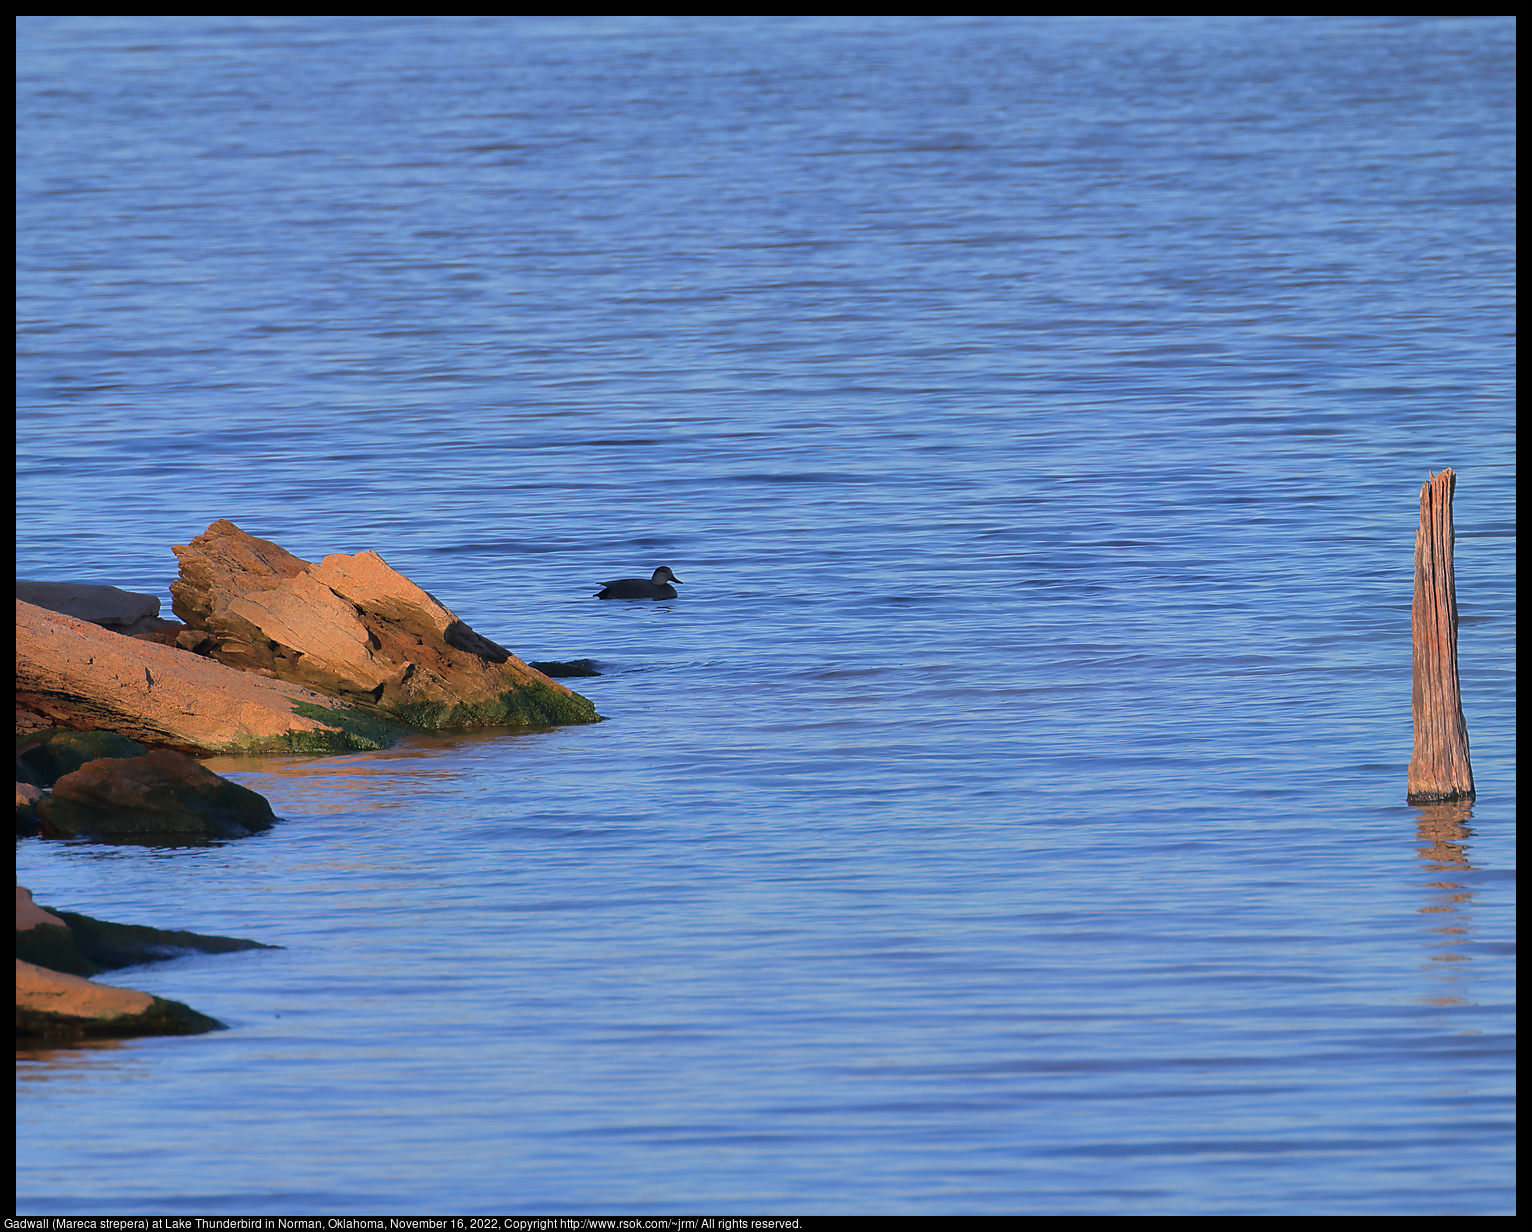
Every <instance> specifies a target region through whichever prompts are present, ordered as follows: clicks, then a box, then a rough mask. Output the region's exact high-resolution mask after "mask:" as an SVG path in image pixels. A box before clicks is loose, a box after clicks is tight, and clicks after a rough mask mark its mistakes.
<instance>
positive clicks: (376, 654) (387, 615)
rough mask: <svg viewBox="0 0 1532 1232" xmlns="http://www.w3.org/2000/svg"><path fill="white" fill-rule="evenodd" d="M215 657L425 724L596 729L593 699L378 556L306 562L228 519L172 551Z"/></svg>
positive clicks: (183, 597) (193, 614) (186, 599)
mask: <svg viewBox="0 0 1532 1232" xmlns="http://www.w3.org/2000/svg"><path fill="white" fill-rule="evenodd" d="M173 550H174V552H175V554H176V556H177V557H178V558H179V560H180V562H181V576H180V579H179V580H178V581H175V582H172V583H171V584H170V593H171V595H172V597H173V602H174V607H175V612H176V615H177V616H179V617H180V618H181V619H182V620H184V621H185V622H186V623H187V625H188V626H190V627H191V628H193V629H201V630H203V631H205V632H207V633H210V634H212V635H213V636H214V637H215V638H216V639H217V644H216V645H215V646H214V647H213V648H212V649H211V651H210V653H211V655H212V657H213V658H214V659H216V660H218V661H219V662H221V663H226V664H229V665H230V666H234V667H240V668H243V669H245V670H246V671H253V672H262V673H266V674H270V675H273V676H276V677H277V678H279V679H281V680H285V681H291V682H292V683H294V684H299V685H302V686H304V687H306V688H310V689H315V690H317V691H319V692H321V693H326V694H329V695H331V696H334V697H338V698H341V699H343V700H344V701H346V702H347V703H348V704H350V705H352V706H355V707H357V708H359V709H362V710H365V711H369V712H371V713H374V714H377V715H380V716H383V717H385V718H388V719H391V720H396V721H399V722H403V723H406V724H409V725H410V726H412V727H420V728H442V727H495V726H503V725H510V724H532V725H554V724H562V723H593V722H597V721H598V720H599V718H600V716H599V715H597V714H596V711H595V707H594V706H593V705H592V704H591V703H590V701H589V700H588V699H586V698H584V697H581V696H580V695H579V694H578V693H575V692H572V691H571V690H570V689H568V688H566V687H565V686H563V685H561V684H559V683H557V682H556V681H554V680H551V679H549V678H548V677H547V676H546V675H544V674H543V673H542V672H539V671H536V670H535V669H533V668H532V667H530V666H528V665H527V664H526V663H523V662H522V661H521V660H520V659H518V658H517V657H516V656H515V655H513V654H512V653H511V652H510V651H509V650H506V649H505V648H504V647H503V646H499V645H497V644H496V643H494V642H492V641H490V640H489V639H488V638H486V637H483V636H481V635H480V634H478V633H475V632H474V631H473V630H472V629H471V628H469V627H468V626H467V625H466V624H464V623H463V622H462V621H461V620H459V619H458V618H457V616H456V615H454V614H453V613H452V612H451V611H450V610H449V609H447V608H446V607H444V606H443V605H442V604H441V603H439V602H438V601H437V600H436V598H435V597H434V596H432V595H430V594H428V593H427V592H426V591H424V590H422V589H421V588H420V587H418V586H416V585H415V583H413V582H411V581H410V580H409V579H408V578H406V577H404V576H403V575H401V574H399V573H397V572H395V571H394V570H393V569H391V568H390V567H389V566H388V564H387V563H386V562H385V561H384V560H383V558H382V557H381V556H379V555H378V554H377V553H376V552H360V553H358V554H356V555H355V556H345V555H340V554H337V555H333V556H326V557H325V558H324V560H323V561H321V562H320V563H318V564H312V563H310V562H309V561H305V560H301V559H299V558H298V557H296V556H294V555H292V554H291V553H290V552H288V551H286V550H285V549H283V548H281V547H279V546H278V545H276V544H274V543H270V542H268V541H266V540H264V539H257V538H256V537H255V536H253V535H249V534H247V533H245V532H244V531H243V530H241V529H240V528H239V527H238V526H235V525H234V523H232V522H228V521H217V522H214V523H213V524H212V525H211V526H210V527H208V529H207V531H206V532H204V533H203V534H201V535H198V536H197V537H196V538H195V539H193V540H192V541H191V543H189V544H186V545H184V546H177V547H175V548H174V549H173Z"/></svg>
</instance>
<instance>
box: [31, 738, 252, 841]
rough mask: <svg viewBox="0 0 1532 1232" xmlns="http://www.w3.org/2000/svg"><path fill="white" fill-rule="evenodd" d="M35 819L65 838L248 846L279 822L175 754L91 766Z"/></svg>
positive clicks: (63, 783) (236, 787) (67, 780)
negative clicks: (182, 839)
mask: <svg viewBox="0 0 1532 1232" xmlns="http://www.w3.org/2000/svg"><path fill="white" fill-rule="evenodd" d="M37 812H38V815H39V816H40V817H41V818H42V819H43V821H44V822H45V823H46V824H47V825H48V826H49V827H50V828H51V829H53V830H55V831H57V832H58V833H61V834H91V835H138V836H150V835H153V836H164V835H188V834H193V835H201V836H205V837H209V838H243V837H245V836H246V835H248V834H254V833H257V832H258V831H261V830H269V829H271V827H272V826H273V825H275V824H276V820H277V819H276V815H275V814H274V813H272V811H271V805H270V804H268V803H267V802H266V798H265V797H264V796H262V795H260V794H259V793H258V792H254V791H251V790H250V789H249V788H248V787H242V786H241V785H240V784H238V783H235V782H231V781H230V780H229V779H226V778H224V777H222V776H221V775H217V774H214V773H213V772H212V771H211V770H209V769H207V768H206V767H205V766H203V765H201V764H200V763H198V762H196V761H194V760H193V759H192V758H190V757H187V756H186V755H185V754H184V753H175V752H172V751H170V750H169V749H160V750H158V751H156V752H153V753H145V754H144V755H143V756H142V757H131V758H119V757H103V758H99V759H98V760H96V761H92V762H87V763H86V764H85V765H83V766H81V767H80V768H79V769H78V770H75V771H72V772H70V773H69V774H66V775H64V777H63V778H61V779H59V780H58V782H57V783H55V784H54V786H53V793H52V794H51V795H49V796H47V797H45V798H44V799H43V800H42V801H41V802H40V803H39V804H38V806H37Z"/></svg>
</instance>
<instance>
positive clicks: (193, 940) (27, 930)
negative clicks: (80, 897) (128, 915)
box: [16, 886, 282, 976]
mask: <svg viewBox="0 0 1532 1232" xmlns="http://www.w3.org/2000/svg"><path fill="white" fill-rule="evenodd" d="M281 948H282V947H281V946H279V945H263V944H261V943H260V942H259V941H246V940H244V939H243V938H240V937H212V936H206V935H203V934H201V933H188V932H179V931H173V930H167V929H161V928H146V927H144V926H143V925H140V924H113V923H110V922H109V921H106V920H94V919H92V918H91V917H90V916H87V915H79V914H78V913H76V912H73V911H60V912H57V913H56V914H55V913H53V912H51V911H49V910H48V909H46V908H44V907H39V906H38V905H37V904H36V903H35V902H33V901H32V892H31V891H30V890H28V889H27V888H26V887H25V886H17V887H16V957H17V958H20V959H24V960H25V961H27V962H29V963H33V964H35V965H37V966H39V967H47V968H48V969H49V970H52V971H63V972H65V973H66V974H69V975H84V976H89V975H95V974H97V973H98V972H100V971H103V970H107V971H110V970H113V969H115V968H118V967H139V966H143V965H145V964H146V963H154V962H163V961H165V960H166V959H170V958H179V957H180V956H181V955H183V954H187V953H198V954H228V953H232V952H234V951H237V950H280V949H281Z"/></svg>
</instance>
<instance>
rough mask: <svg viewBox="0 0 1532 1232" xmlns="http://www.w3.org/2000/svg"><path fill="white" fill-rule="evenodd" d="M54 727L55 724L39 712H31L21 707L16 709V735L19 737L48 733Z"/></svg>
mask: <svg viewBox="0 0 1532 1232" xmlns="http://www.w3.org/2000/svg"><path fill="white" fill-rule="evenodd" d="M52 727H53V723H52V722H51V721H50V720H48V719H47V718H45V717H44V716H43V715H40V714H38V713H37V711H35V710H29V709H28V708H27V707H26V706H21V705H18V706H17V707H16V734H17V735H18V736H24V735H28V734H29V733H31V732H36V731H48V730H49V729H51V728H52Z"/></svg>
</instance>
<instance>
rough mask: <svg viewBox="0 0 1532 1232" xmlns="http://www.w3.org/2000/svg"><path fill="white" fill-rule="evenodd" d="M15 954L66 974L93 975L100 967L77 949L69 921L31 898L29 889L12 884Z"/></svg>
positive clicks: (39, 965) (40, 965)
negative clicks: (13, 888)
mask: <svg viewBox="0 0 1532 1232" xmlns="http://www.w3.org/2000/svg"><path fill="white" fill-rule="evenodd" d="M16 957H17V958H19V959H22V960H23V961H25V962H29V963H32V964H33V965H34V966H38V967H47V968H48V970H50V971H62V972H64V973H65V974H66V975H79V976H90V975H95V974H96V973H97V972H98V971H100V970H101V967H99V966H97V965H96V964H95V963H93V962H91V960H90V959H88V958H86V957H85V955H84V954H82V953H81V952H80V947H79V945H78V944H77V943H76V941H75V939H74V934H73V933H72V932H70V930H69V925H68V924H66V923H65V922H64V921H63V920H61V919H59V917H58V916H56V915H54V914H53V913H52V912H50V911H48V910H46V909H45V908H42V907H39V906H38V905H37V904H36V903H34V902H33V901H32V891H31V890H29V889H27V888H26V887H25V886H17V887H16Z"/></svg>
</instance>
